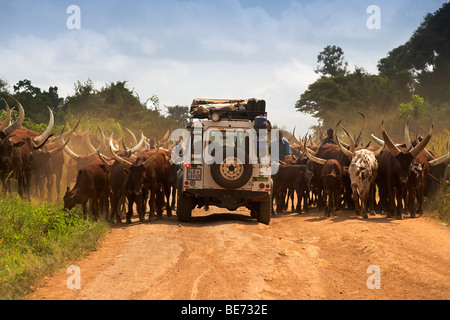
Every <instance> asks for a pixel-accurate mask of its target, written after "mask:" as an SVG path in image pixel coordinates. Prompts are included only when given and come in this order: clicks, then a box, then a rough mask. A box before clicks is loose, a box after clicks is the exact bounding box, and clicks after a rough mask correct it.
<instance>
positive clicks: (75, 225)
mask: <svg viewBox="0 0 450 320" xmlns="http://www.w3.org/2000/svg"><path fill="white" fill-rule="evenodd" d="M108 231H109V226H108V224H107V223H105V222H103V221H99V222H95V221H92V220H90V219H87V220H85V219H84V218H83V215H82V213H81V212H79V211H77V210H76V209H74V210H72V211H70V212H69V211H65V210H63V209H62V204H61V203H59V204H58V203H54V204H32V203H30V202H27V201H23V200H21V199H19V198H16V197H13V196H2V197H1V198H0V299H1V300H11V299H21V298H23V297H24V295H25V294H27V293H29V292H31V290H32V288H33V286H35V285H36V284H38V283H39V282H40V280H42V279H43V278H44V277H45V276H48V275H50V274H51V273H52V272H54V271H56V270H58V269H61V268H65V267H68V266H69V265H71V264H72V262H73V261H76V260H78V259H80V258H82V257H84V256H85V255H87V254H88V253H89V252H91V251H92V250H94V249H96V248H97V247H98V245H99V243H100V241H101V240H102V239H103V237H104V236H105V235H106V234H107V233H108Z"/></svg>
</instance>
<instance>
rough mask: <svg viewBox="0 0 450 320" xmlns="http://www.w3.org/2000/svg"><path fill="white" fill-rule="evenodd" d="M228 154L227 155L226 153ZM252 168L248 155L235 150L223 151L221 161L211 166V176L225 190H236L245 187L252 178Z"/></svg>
mask: <svg viewBox="0 0 450 320" xmlns="http://www.w3.org/2000/svg"><path fill="white" fill-rule="evenodd" d="M227 152H228V153H227ZM252 172H253V166H252V164H250V161H249V156H248V153H246V152H245V151H242V150H241V153H239V154H238V150H237V148H231V147H227V148H224V149H223V161H221V163H213V164H211V176H212V178H213V179H214V181H215V182H216V183H217V184H218V185H219V186H221V187H222V188H226V189H236V188H240V187H242V186H243V185H245V184H246V183H247V182H248V180H250V178H251V177H252Z"/></svg>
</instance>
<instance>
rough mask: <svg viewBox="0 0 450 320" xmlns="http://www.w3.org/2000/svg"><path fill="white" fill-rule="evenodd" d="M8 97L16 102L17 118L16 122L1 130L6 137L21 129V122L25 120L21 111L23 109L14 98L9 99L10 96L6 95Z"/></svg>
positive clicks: (23, 112)
mask: <svg viewBox="0 0 450 320" xmlns="http://www.w3.org/2000/svg"><path fill="white" fill-rule="evenodd" d="M8 97H10V98H11V99H13V100H14V101H15V102H16V104H17V106H18V107H19V117H18V118H17V120H16V121H14V123H13V124H11V125H10V126H8V127H7V128H6V129H4V130H3V134H4V135H6V136H8V135H10V134H11V133H13V132H14V131H15V130H18V129H21V128H22V124H23V121H24V120H25V110H24V109H23V107H22V105H21V104H20V102H19V101H17V100H16V99H15V98H14V97H11V96H10V95H8Z"/></svg>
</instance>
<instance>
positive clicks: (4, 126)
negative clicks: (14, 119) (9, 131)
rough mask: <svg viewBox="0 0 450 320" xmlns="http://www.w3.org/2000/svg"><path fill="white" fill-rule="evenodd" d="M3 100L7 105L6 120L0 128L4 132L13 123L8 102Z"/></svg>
mask: <svg viewBox="0 0 450 320" xmlns="http://www.w3.org/2000/svg"><path fill="white" fill-rule="evenodd" d="M2 100H3V101H4V102H5V104H6V119H5V121H4V122H3V123H2V126H1V127H0V131H2V130H4V129H5V128H7V127H8V126H9V125H10V123H11V109H10V108H9V105H8V102H6V100H5V99H4V98H2Z"/></svg>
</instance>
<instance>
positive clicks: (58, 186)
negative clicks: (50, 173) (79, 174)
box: [55, 170, 62, 199]
mask: <svg viewBox="0 0 450 320" xmlns="http://www.w3.org/2000/svg"><path fill="white" fill-rule="evenodd" d="M61 171H62V170H61ZM61 171H58V172H56V175H55V187H56V199H59V197H60V196H61V179H62V172H61Z"/></svg>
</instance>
